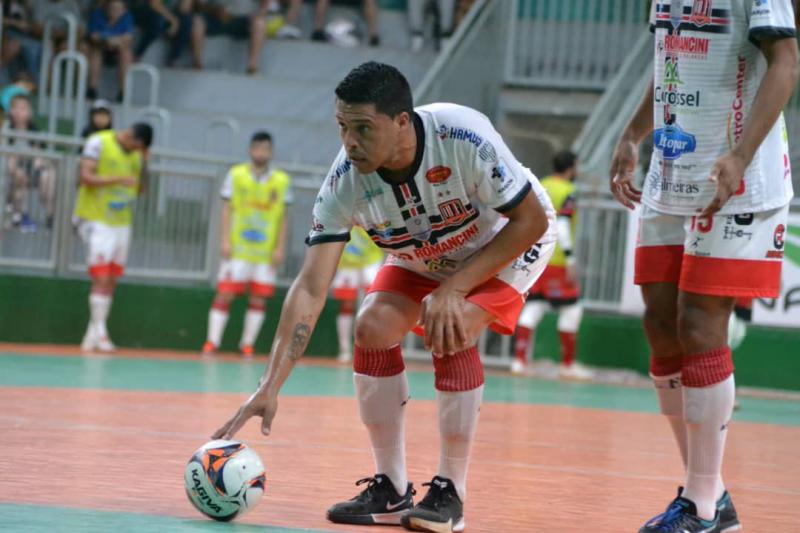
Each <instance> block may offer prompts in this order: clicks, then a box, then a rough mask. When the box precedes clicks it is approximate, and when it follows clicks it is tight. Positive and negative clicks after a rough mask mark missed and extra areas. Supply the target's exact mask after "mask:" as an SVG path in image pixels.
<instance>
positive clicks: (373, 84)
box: [336, 61, 414, 118]
mask: <svg viewBox="0 0 800 533" xmlns="http://www.w3.org/2000/svg"><path fill="white" fill-rule="evenodd" d="M336 96H337V97H338V98H339V100H342V101H343V102H347V103H348V104H375V110H376V111H377V112H379V113H383V114H384V115H388V116H390V117H392V118H394V117H396V116H397V115H398V114H400V113H402V112H403V111H405V112H406V113H408V114H409V115H411V114H412V113H413V112H414V98H413V97H412V96H411V87H410V86H409V85H408V80H407V79H406V77H405V76H403V74H402V73H401V72H400V71H399V70H397V69H396V68H394V67H393V66H391V65H387V64H385V63H377V62H375V61H369V62H367V63H362V64H361V65H359V66H357V67H356V68H354V69H353V70H351V71H350V72H349V73H348V74H347V76H345V78H344V79H343V80H342V81H341V82H339V85H337V86H336Z"/></svg>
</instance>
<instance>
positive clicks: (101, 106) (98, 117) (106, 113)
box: [81, 98, 114, 139]
mask: <svg viewBox="0 0 800 533" xmlns="http://www.w3.org/2000/svg"><path fill="white" fill-rule="evenodd" d="M113 127H114V115H113V113H112V111H111V102H109V101H108V100H103V99H102V98H98V99H97V100H95V101H94V103H93V104H92V107H91V108H89V123H88V124H86V127H85V128H83V132H82V133H81V137H83V138H84V139H85V138H86V137H88V136H89V135H92V134H93V133H97V132H98V131H104V130H110V129H111V128H113Z"/></svg>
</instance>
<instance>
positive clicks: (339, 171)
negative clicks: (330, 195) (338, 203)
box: [328, 159, 353, 189]
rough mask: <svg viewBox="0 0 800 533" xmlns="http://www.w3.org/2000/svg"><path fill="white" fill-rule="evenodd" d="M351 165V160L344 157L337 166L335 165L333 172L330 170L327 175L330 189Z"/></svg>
mask: <svg viewBox="0 0 800 533" xmlns="http://www.w3.org/2000/svg"><path fill="white" fill-rule="evenodd" d="M352 166H353V162H352V161H350V160H349V159H345V160H344V161H343V162H342V163H341V164H340V165H339V166H338V167H336V169H335V170H334V171H333V172H331V174H330V176H328V187H330V188H331V189H333V188H334V187H336V184H337V183H339V180H340V179H342V176H344V175H345V174H347V173H348V172H349V171H350V168H351V167H352Z"/></svg>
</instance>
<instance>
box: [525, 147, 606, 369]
mask: <svg viewBox="0 0 800 533" xmlns="http://www.w3.org/2000/svg"><path fill="white" fill-rule="evenodd" d="M577 174H578V164H577V161H576V158H575V154H573V153H572V152H569V151H567V152H561V153H558V154H556V156H555V157H554V158H553V174H551V175H550V176H547V177H546V178H544V179H542V182H541V183H542V187H544V190H545V191H547V195H548V196H549V197H550V200H551V201H552V202H553V208H555V210H556V213H557V214H558V218H557V219H556V228H557V230H558V241H557V242H556V249H555V251H554V252H553V257H552V258H551V259H550V263H549V264H548V265H547V268H546V269H545V271H544V273H543V274H542V277H540V278H539V279H538V280H537V281H536V284H534V286H533V288H532V289H531V293H530V296H529V297H528V302H527V303H526V304H525V307H524V308H523V309H522V313H521V314H520V316H519V324H517V331H516V334H515V335H516V341H515V346H514V351H515V357H514V362H513V363H512V364H511V371H512V372H514V373H518V374H519V373H522V372H524V371H525V367H526V365H527V360H528V353H529V351H530V347H531V344H533V343H534V339H535V336H534V333H535V331H536V327H537V326H538V325H539V322H541V320H542V317H543V316H544V313H545V311H547V308H548V306H552V307H553V308H555V309H557V310H558V338H559V342H560V345H561V366H560V368H559V374H560V375H561V377H563V378H568V379H590V378H591V377H592V372H590V371H589V370H588V369H586V368H584V367H583V366H582V365H580V364H579V363H577V362H576V361H575V349H576V346H577V342H578V329H579V328H580V325H581V318H583V307H581V304H580V302H578V298H579V297H580V287H579V285H578V275H577V272H576V270H575V256H573V255H572V243H573V241H574V240H575V228H576V222H577V211H576V205H575V184H574V181H575V177H576V176H577Z"/></svg>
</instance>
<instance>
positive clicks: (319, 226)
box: [311, 217, 325, 232]
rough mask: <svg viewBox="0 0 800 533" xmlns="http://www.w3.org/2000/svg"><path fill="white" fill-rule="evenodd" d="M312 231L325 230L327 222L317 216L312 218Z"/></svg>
mask: <svg viewBox="0 0 800 533" xmlns="http://www.w3.org/2000/svg"><path fill="white" fill-rule="evenodd" d="M311 231H316V232H320V231H325V224H323V223H322V222H320V221H319V220H317V219H316V218H313V217H312V218H311Z"/></svg>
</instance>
